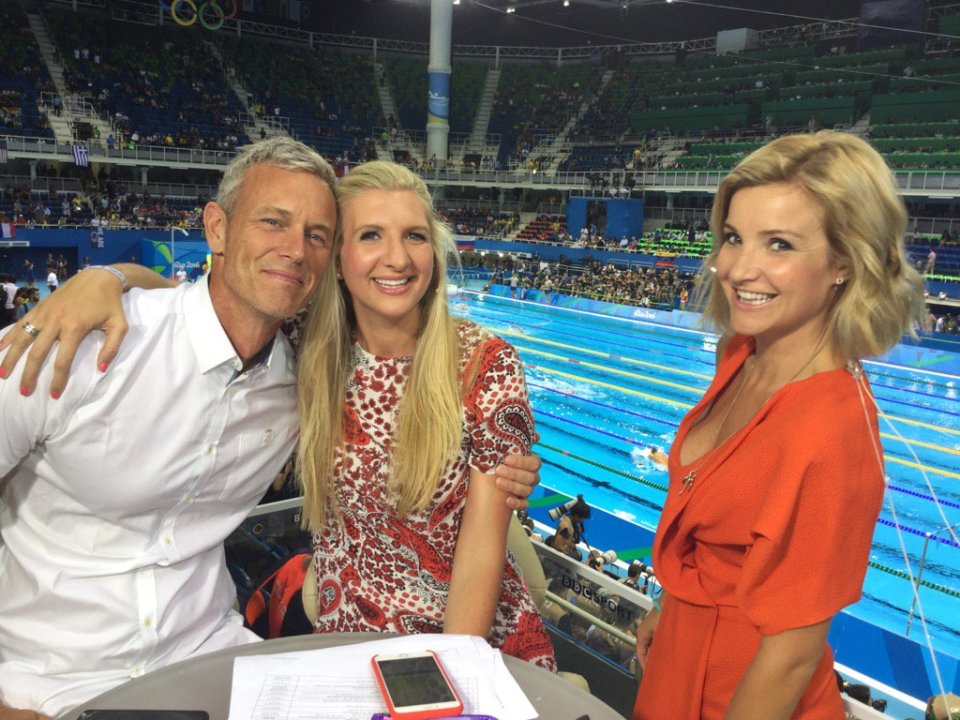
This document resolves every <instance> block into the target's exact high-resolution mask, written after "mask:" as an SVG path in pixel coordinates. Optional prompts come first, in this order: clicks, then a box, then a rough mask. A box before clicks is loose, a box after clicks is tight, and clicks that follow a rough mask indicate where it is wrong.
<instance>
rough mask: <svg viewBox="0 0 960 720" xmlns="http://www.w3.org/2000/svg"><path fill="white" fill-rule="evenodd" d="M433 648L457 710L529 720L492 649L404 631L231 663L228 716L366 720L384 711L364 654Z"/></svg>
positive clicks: (523, 700) (473, 640)
mask: <svg viewBox="0 0 960 720" xmlns="http://www.w3.org/2000/svg"><path fill="white" fill-rule="evenodd" d="M422 650H433V651H434V652H435V653H437V655H438V656H439V657H440V660H441V662H442V663H443V666H444V668H445V669H446V671H447V673H448V674H449V676H450V679H451V680H452V682H453V684H454V686H455V687H456V689H457V692H458V694H459V695H460V699H461V700H463V712H464V713H471V714H484V715H492V716H493V717H495V718H497V720H533V719H534V718H536V717H537V711H536V710H535V709H534V707H533V705H531V704H530V701H529V700H528V699H527V697H526V695H524V694H523V690H521V689H520V686H519V685H518V684H517V681H516V680H514V679H513V676H512V675H511V674H510V671H509V670H507V666H506V664H505V663H504V662H503V657H502V656H501V655H500V651H499V650H494V649H492V648H491V647H490V646H489V645H487V643H486V642H484V641H483V640H482V639H480V638H477V637H471V636H467V635H404V636H402V637H398V638H390V639H386V640H374V641H372V642H365V643H359V644H356V645H344V646H341V647H335V648H325V649H321V650H305V651H300V652H291V653H283V654H279V655H252V656H249V657H238V658H235V659H234V663H233V691H232V693H231V696H230V720H316V718H323V720H369V718H370V716H371V715H373V714H374V713H378V712H386V711H387V709H386V706H385V705H384V702H383V698H382V697H381V695H380V690H379V688H378V686H377V682H376V680H375V679H374V675H373V666H372V665H371V664H370V659H371V658H372V657H373V656H374V655H376V654H378V653H380V654H391V653H402V652H417V651H422Z"/></svg>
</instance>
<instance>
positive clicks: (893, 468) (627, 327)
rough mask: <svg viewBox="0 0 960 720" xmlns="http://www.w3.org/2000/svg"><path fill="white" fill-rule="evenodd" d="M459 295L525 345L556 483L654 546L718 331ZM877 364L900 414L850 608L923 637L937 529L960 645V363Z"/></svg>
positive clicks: (949, 628) (620, 540)
mask: <svg viewBox="0 0 960 720" xmlns="http://www.w3.org/2000/svg"><path fill="white" fill-rule="evenodd" d="M451 302H452V307H453V311H454V313H455V314H457V315H460V316H463V317H467V318H469V319H471V320H473V321H475V322H477V323H480V324H482V325H485V326H487V327H489V328H490V329H491V330H493V331H494V332H496V333H497V334H498V335H500V336H501V337H503V338H504V339H506V340H508V341H509V342H510V343H512V344H513V345H514V347H516V348H517V350H518V352H519V354H520V357H521V359H522V360H523V362H524V366H525V370H526V375H527V383H528V386H529V389H530V396H531V402H532V405H533V409H534V416H535V419H536V423H537V430H538V431H539V433H540V436H541V438H540V443H539V444H538V446H537V447H536V451H537V452H538V453H539V454H540V456H541V457H542V458H543V461H544V469H543V471H542V472H541V475H542V484H543V485H544V486H545V487H547V488H549V489H550V490H553V491H555V492H557V493H562V494H564V495H569V496H573V495H576V494H577V493H583V495H584V497H585V498H586V499H587V501H588V502H589V503H590V504H591V506H593V507H596V508H602V509H604V510H606V511H608V512H609V513H611V514H614V515H616V516H618V517H619V518H622V519H624V520H627V521H629V523H630V525H629V526H628V527H634V528H636V536H635V537H628V536H622V537H617V543H616V544H615V545H613V549H615V550H618V552H621V557H627V558H629V557H631V554H632V556H634V557H635V556H643V555H644V554H645V553H646V554H648V550H647V549H646V548H643V547H641V546H646V547H647V548H648V547H649V538H650V533H651V532H652V531H653V530H655V528H656V525H657V520H658V518H659V515H660V511H661V509H662V506H663V503H664V500H665V497H666V486H667V473H666V469H665V468H664V467H663V466H662V465H661V464H659V463H658V462H657V461H656V458H651V457H650V455H651V453H650V448H651V447H656V448H662V449H663V450H664V451H668V450H669V448H670V445H671V443H672V441H673V437H674V434H675V433H676V430H677V426H678V425H679V423H680V420H681V418H682V417H683V416H684V414H685V413H686V412H687V410H688V409H689V408H690V407H692V406H693V405H694V404H695V403H696V402H697V400H698V399H699V398H700V396H701V395H702V394H703V392H704V391H705V390H706V388H707V386H708V385H709V383H710V379H711V377H712V375H713V369H714V357H715V355H714V342H715V336H712V335H709V334H705V333H702V332H698V331H693V330H685V329H680V328H673V327H667V326H663V325H656V324H652V323H649V322H642V321H636V320H627V319H619V318H610V317H603V316H597V315H592V314H586V313H578V312H576V311H571V310H566V309H563V308H557V307H550V306H544V305H538V304H533V303H518V302H516V301H512V300H510V299H506V298H499V297H493V296H490V295H482V294H477V293H471V292H463V293H461V294H459V295H458V296H457V297H456V298H451ZM864 367H865V370H866V372H867V375H868V377H869V379H870V383H871V385H872V387H873V391H874V395H875V397H876V400H877V403H878V405H879V407H880V410H881V412H882V413H883V415H885V416H886V419H884V418H883V417H881V420H880V426H881V427H880V429H881V435H882V443H883V452H884V456H885V459H886V472H887V480H888V490H887V493H886V496H885V499H884V507H883V510H882V512H881V515H880V519H879V521H878V523H877V527H876V532H875V533H874V539H873V550H872V552H871V558H870V561H871V564H870V567H869V569H868V571H867V576H866V580H865V583H864V593H863V598H862V599H861V601H860V602H858V603H857V604H856V605H854V606H852V607H850V608H849V609H848V612H850V613H851V614H852V615H855V616H856V617H859V618H860V619H863V620H866V621H868V622H870V623H873V624H875V625H878V626H881V627H883V628H886V629H887V630H890V631H893V632H896V633H899V634H904V633H906V632H907V627H908V623H909V624H910V631H909V636H910V637H912V638H914V639H917V640H920V641H923V639H924V634H923V628H922V627H921V624H920V622H919V619H918V618H917V617H916V616H914V618H913V619H912V621H911V620H910V615H911V603H912V601H913V591H912V587H913V586H912V584H911V582H910V580H909V576H908V574H907V567H906V564H905V561H904V558H903V555H904V550H905V552H906V554H907V556H908V557H909V561H910V566H911V568H912V573H913V574H914V575H915V574H916V573H917V571H918V566H919V561H920V558H921V555H922V554H923V552H924V544H925V541H927V542H926V544H927V547H926V553H925V558H924V560H925V562H924V567H923V571H922V576H921V584H920V587H919V599H920V603H921V604H922V608H923V613H924V616H925V618H926V622H927V628H928V630H929V633H930V635H931V638H932V641H933V646H934V647H935V648H936V649H937V650H939V651H941V652H944V653H947V654H948V655H952V656H954V657H960V612H958V610H960V545H958V543H957V542H956V533H957V532H958V531H960V527H958V525H960V472H958V469H960V402H958V386H960V377H956V376H952V375H946V374H939V373H934V372H926V371H922V370H916V369H913V368H906V367H903V366H894V365H891V364H885V363H877V362H868V363H865V364H864ZM905 441H907V442H905ZM908 443H909V444H908ZM928 481H929V486H928V484H927V483H928ZM934 496H935V497H936V498H938V499H939V504H937V503H936V502H934V499H933V498H934ZM851 511H855V508H851ZM596 522H597V520H596V518H593V519H591V523H592V524H595V523H596ZM947 525H950V526H954V529H953V534H952V535H951V533H950V532H948V531H947V529H946V526H947ZM898 528H899V529H898ZM927 533H929V534H930V535H931V538H930V539H929V540H927V538H926V534H927ZM621 535H622V533H621ZM901 543H902V546H903V549H901ZM594 544H595V545H596V544H598V543H596V542H594Z"/></svg>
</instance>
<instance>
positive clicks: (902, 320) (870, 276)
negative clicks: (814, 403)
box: [696, 130, 926, 360]
mask: <svg viewBox="0 0 960 720" xmlns="http://www.w3.org/2000/svg"><path fill="white" fill-rule="evenodd" d="M772 183H796V184H797V185H799V186H800V187H802V188H803V189H804V190H805V191H806V192H807V193H808V194H809V195H810V196H811V197H812V198H813V199H814V200H815V201H816V202H817V203H819V205H820V207H821V208H823V212H824V224H825V232H826V235H827V239H828V240H829V242H830V248H831V251H832V253H833V255H834V260H835V262H836V263H837V264H838V265H839V266H841V267H842V268H844V269H845V270H846V272H847V273H848V277H847V281H846V283H845V284H844V285H842V286H840V287H838V289H837V296H836V299H835V300H834V303H833V305H832V307H831V308H830V311H829V317H828V321H827V324H828V335H829V339H830V341H831V342H832V344H833V346H834V348H835V350H836V352H837V353H839V355H840V356H841V357H842V358H843V359H844V360H858V359H860V358H863V357H877V356H879V355H882V354H883V353H884V352H886V351H887V350H889V349H890V348H891V347H893V346H894V345H895V344H896V343H897V341H898V340H899V339H900V338H901V337H902V336H903V334H904V333H905V332H911V333H913V332H914V321H916V322H918V323H921V324H922V323H924V322H926V320H925V318H926V314H925V312H924V300H923V287H924V286H923V279H922V278H921V277H920V274H919V273H918V272H917V271H916V270H915V269H914V268H913V267H912V266H911V265H910V261H909V259H908V258H907V255H906V250H905V248H904V236H905V234H906V230H907V211H906V208H905V207H904V205H903V201H902V200H901V199H900V196H899V194H898V192H897V186H896V182H895V180H894V178H893V175H892V173H891V172H890V169H889V168H888V167H887V164H886V163H885V162H884V160H883V158H882V157H880V155H879V153H877V151H876V150H874V149H873V148H872V147H870V145H869V144H868V143H867V142H866V141H864V140H862V139H860V138H858V137H856V136H854V135H850V134H849V133H842V132H835V131H832V130H822V131H820V132H818V133H815V134H813V135H786V136H784V137H780V138H777V139H776V140H773V141H772V142H770V143H768V144H766V145H764V146H763V147H762V148H760V149H758V150H756V151H754V152H753V153H751V154H750V155H748V156H747V157H746V158H744V159H743V160H742V161H741V162H740V163H739V164H738V165H737V166H736V167H735V168H734V169H733V170H732V171H731V172H730V174H729V175H727V176H726V177H725V178H724V179H723V181H722V182H721V183H720V187H719V189H718V190H717V195H716V198H715V199H714V202H713V212H712V216H711V218H710V225H711V230H712V231H713V247H712V250H711V253H710V255H708V256H707V257H706V258H705V259H704V262H703V268H705V269H706V268H709V267H711V266H713V265H715V264H716V259H717V254H718V253H719V251H720V248H721V247H722V245H723V238H724V230H723V228H724V224H725V223H726V220H727V215H728V213H729V210H730V201H731V199H732V198H733V196H734V195H735V194H736V193H737V192H738V191H739V190H742V189H744V188H749V187H757V186H759V185H768V184H772ZM696 297H697V299H698V301H705V302H704V304H703V312H704V318H705V320H708V321H711V322H712V323H713V324H714V325H715V326H716V328H717V329H718V330H720V331H722V332H724V333H729V332H731V330H732V328H731V326H730V306H729V305H728V303H727V300H726V297H725V296H724V294H723V292H722V291H721V290H720V288H719V281H718V280H717V278H716V275H715V274H714V273H712V272H703V273H701V275H700V278H699V280H698V282H697V291H696Z"/></svg>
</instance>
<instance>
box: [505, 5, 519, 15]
mask: <svg viewBox="0 0 960 720" xmlns="http://www.w3.org/2000/svg"><path fill="white" fill-rule="evenodd" d="M516 11H517V6H516V5H509V6H508V7H507V15H513V13H515V12H516Z"/></svg>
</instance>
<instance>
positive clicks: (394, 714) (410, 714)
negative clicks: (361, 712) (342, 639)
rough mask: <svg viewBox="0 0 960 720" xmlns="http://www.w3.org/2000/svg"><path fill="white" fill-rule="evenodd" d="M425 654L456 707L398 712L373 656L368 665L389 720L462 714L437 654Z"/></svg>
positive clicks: (424, 718)
mask: <svg viewBox="0 0 960 720" xmlns="http://www.w3.org/2000/svg"><path fill="white" fill-rule="evenodd" d="M426 652H428V653H430V654H431V655H432V656H433V660H434V662H435V663H436V664H437V668H438V669H439V670H440V674H441V675H443V679H444V680H446V681H447V686H448V687H449V688H450V691H451V692H452V693H453V697H454V699H455V700H456V701H457V705H456V706H455V707H449V708H437V709H434V710H414V711H404V710H398V709H397V708H395V707H394V705H393V702H392V701H391V700H390V693H389V692H388V691H387V684H386V682H384V679H383V675H382V674H381V672H380V666H379V665H377V658H378V657H379V656H378V655H374V656H373V657H372V658H370V664H371V665H373V674H374V676H375V677H376V678H377V685H379V686H380V694H381V695H383V700H384V702H386V703H387V709H388V710H389V711H390V720H430V719H431V718H441V717H450V716H452V715H459V714H460V713H462V712H463V701H462V700H461V699H460V696H459V695H458V694H457V689H456V688H455V687H454V686H453V683H452V682H450V676H449V675H447V671H446V669H445V668H444V667H443V664H442V663H441V662H440V658H438V657H437V654H436V653H435V652H434V651H433V650H427V651H426Z"/></svg>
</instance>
